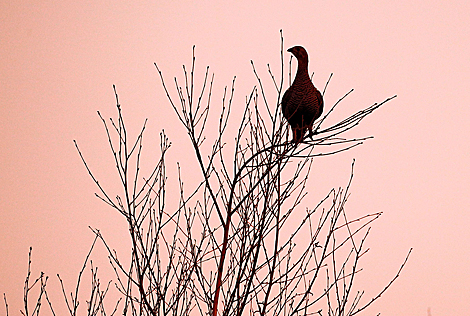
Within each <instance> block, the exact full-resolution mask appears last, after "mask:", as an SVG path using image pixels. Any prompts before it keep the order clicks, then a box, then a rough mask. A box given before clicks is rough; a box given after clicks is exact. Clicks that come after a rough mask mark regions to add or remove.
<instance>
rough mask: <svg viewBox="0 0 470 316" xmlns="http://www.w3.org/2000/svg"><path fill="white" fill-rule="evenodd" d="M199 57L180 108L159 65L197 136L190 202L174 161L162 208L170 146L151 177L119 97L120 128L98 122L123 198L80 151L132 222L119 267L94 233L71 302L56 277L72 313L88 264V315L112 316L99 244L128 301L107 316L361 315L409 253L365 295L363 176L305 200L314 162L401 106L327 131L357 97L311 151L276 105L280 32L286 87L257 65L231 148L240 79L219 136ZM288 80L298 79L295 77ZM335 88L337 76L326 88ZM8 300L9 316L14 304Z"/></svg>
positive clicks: (228, 95)
mask: <svg viewBox="0 0 470 316" xmlns="http://www.w3.org/2000/svg"><path fill="white" fill-rule="evenodd" d="M194 51H195V50H194V47H193V58H192V63H191V67H190V69H189V70H187V69H186V67H185V66H183V72H184V79H183V84H181V83H180V82H179V81H178V80H177V79H176V78H175V80H174V84H175V90H176V93H177V98H175V99H174V98H173V97H172V94H171V93H170V90H169V89H168V88H167V84H166V82H165V80H164V76H163V74H162V72H161V70H160V69H159V67H158V66H157V64H155V67H156V69H157V71H158V73H159V76H160V78H161V83H162V86H163V89H164V91H165V93H166V95H167V98H168V101H169V102H170V104H171V106H172V107H173V109H174V112H175V113H176V115H177V117H178V119H179V121H180V122H181V124H182V126H183V127H184V128H185V130H186V131H187V134H188V136H189V139H190V141H191V144H192V149H193V151H194V153H195V156H196V160H197V164H198V166H199V169H200V172H201V181H200V183H199V184H198V185H197V186H196V187H195V188H194V189H193V190H191V191H190V192H189V193H187V192H186V191H185V189H184V186H183V179H182V177H181V170H180V167H179V165H178V175H179V205H178V207H177V208H176V209H171V210H169V209H168V208H167V206H166V197H167V194H166V192H167V175H166V163H165V157H166V153H167V151H168V150H169V149H170V146H171V143H170V142H169V140H168V138H167V136H166V135H165V133H164V132H162V133H161V134H160V157H159V158H158V160H157V161H156V163H155V167H154V168H153V169H152V170H151V171H150V172H149V174H148V175H146V176H142V175H141V171H140V166H141V155H142V149H143V146H142V139H143V135H144V131H145V127H146V121H145V123H144V124H143V127H142V129H141V131H140V133H139V134H138V136H137V138H136V139H135V141H131V140H130V139H129V138H128V131H127V129H126V125H125V123H124V118H123V114H122V110H121V105H120V103H119V99H118V95H117V93H116V90H115V89H114V93H115V97H116V107H117V113H118V118H117V120H116V121H114V120H112V119H111V120H110V121H107V120H105V119H104V118H103V117H102V116H101V114H100V113H99V112H98V115H99V117H100V118H101V120H102V122H103V125H104V128H105V131H106V134H107V137H108V144H109V147H110V149H111V153H112V155H113V157H114V161H115V166H116V170H117V172H118V175H119V179H120V182H121V187H122V194H121V195H118V196H116V197H115V198H113V197H111V195H110V194H109V193H108V192H107V190H106V189H105V188H104V187H103V186H102V184H101V183H100V182H99V181H98V179H97V178H96V176H95V174H94V173H93V172H92V171H91V168H90V167H89V166H88V164H87V162H86V160H85V158H84V156H83V155H82V152H81V151H80V149H79V147H78V145H77V144H76V143H75V145H76V148H77V150H78V153H79V155H80V157H81V159H82V161H83V163H84V165H85V167H86V169H87V171H88V173H89V175H90V177H91V178H92V179H93V181H94V182H95V184H96V185H97V187H98V191H99V193H97V194H96V196H97V197H98V198H99V199H101V200H102V201H103V202H105V203H106V204H107V205H109V206H110V207H112V208H113V209H115V210H116V211H117V212H118V213H119V214H121V215H122V216H123V218H124V219H125V220H126V222H127V224H128V233H129V236H130V241H131V247H130V253H129V254H128V255H127V256H126V257H125V258H126V260H124V261H122V260H121V259H120V256H122V254H120V256H118V253H117V251H116V250H114V249H113V248H112V247H111V245H110V244H109V243H108V241H107V240H106V239H105V237H104V236H103V235H102V234H101V232H100V231H99V230H98V229H95V228H91V229H92V231H93V232H94V234H95V240H94V242H93V245H92V247H91V249H90V252H89V253H88V255H87V257H86V260H85V263H84V266H83V268H82V270H81V271H80V273H79V277H78V281H77V286H76V289H75V293H70V297H69V296H68V295H66V291H65V289H64V284H63V282H62V280H61V279H60V277H59V280H60V283H61V286H62V291H63V295H64V299H65V302H66V305H67V307H68V310H69V313H70V315H76V314H77V310H78V306H79V287H80V283H81V276H82V273H83V272H84V270H85V267H86V266H87V265H88V262H89V264H90V266H91V280H92V282H91V294H90V298H89V299H88V300H87V315H98V314H100V315H106V308H105V304H104V299H105V297H106V295H107V293H108V290H109V288H110V283H107V284H106V285H105V286H104V287H103V286H102V285H101V282H100V280H99V277H98V274H97V268H94V267H93V264H92V262H91V259H89V257H90V254H91V251H92V250H93V247H94V245H95V242H96V241H97V240H100V241H101V242H102V244H103V245H104V246H105V248H106V249H107V251H108V257H109V262H110V264H111V266H112V268H113V270H114V272H115V276H116V281H115V282H114V283H115V287H116V289H117V291H118V293H119V295H120V297H121V299H119V300H118V301H117V302H115V303H114V304H113V305H112V308H113V309H112V312H111V314H110V315H114V314H115V313H117V311H120V312H121V313H122V314H123V315H207V314H211V315H213V316H216V315H223V316H228V315H237V316H240V315H312V314H318V315H355V314H357V313H360V312H361V311H363V310H364V309H365V308H367V307H368V306H370V304H371V303H372V302H374V301H375V300H376V299H378V298H379V297H380V296H381V295H382V294H383V292H384V291H385V290H387V289H388V288H389V286H390V285H391V284H392V283H393V282H394V281H395V280H396V278H397V277H398V275H399V273H400V272H401V270H402V268H403V266H404V264H405V263H406V261H407V260H408V256H409V253H408V256H407V257H406V259H405V262H404V263H403V265H402V266H401V267H400V269H399V271H398V273H397V275H396V276H395V277H394V278H393V279H392V280H391V281H390V283H389V284H388V285H386V286H385V287H384V288H383V290H382V291H381V292H380V293H378V294H377V295H375V296H372V298H369V299H367V300H366V299H365V298H364V291H360V290H357V289H355V288H354V286H353V285H354V281H355V280H356V278H357V276H358V274H359V273H360V272H361V271H362V270H361V267H360V264H359V259H360V258H362V257H363V255H364V254H365V253H367V252H368V248H367V247H366V245H365V241H366V239H367V237H368V235H369V231H370V227H371V223H372V222H374V221H375V220H376V219H377V218H379V216H380V215H381V213H373V214H367V215H364V216H361V217H359V218H354V219H350V218H348V217H347V214H346V211H345V204H346V202H347V200H348V197H349V190H350V186H351V182H352V178H353V173H354V172H353V170H354V169H353V168H352V170H351V177H350V180H349V182H348V184H347V186H346V187H345V188H341V187H340V188H337V189H332V190H331V191H329V192H327V193H326V194H325V197H324V198H323V199H322V200H321V201H320V202H319V203H318V204H317V205H316V206H315V207H307V208H305V209H304V210H302V209H301V207H303V205H304V202H305V197H306V195H307V193H308V176H309V174H310V170H311V167H312V163H313V159H314V158H315V157H319V156H326V155H333V154H337V153H340V152H342V151H346V150H349V149H351V148H354V147H356V146H358V145H360V144H362V143H363V142H364V141H365V140H367V139H369V138H371V137H359V138H351V137H349V136H348V135H349V133H347V132H348V131H350V130H351V129H353V128H354V127H355V126H357V125H358V124H360V122H361V121H362V120H363V119H364V118H365V117H366V116H368V115H370V114H371V113H372V112H373V111H375V110H376V109H378V108H379V107H381V106H382V105H383V104H385V103H387V102H388V101H390V100H391V99H393V98H394V97H391V98H388V99H386V100H384V101H383V102H381V103H376V104H373V105H371V106H369V107H367V108H365V109H363V110H361V111H358V112H356V113H355V114H353V115H351V116H349V117H347V118H345V119H343V120H341V121H340V122H336V123H334V124H332V125H330V126H327V127H323V125H324V124H325V123H326V119H327V118H328V117H329V115H330V114H331V113H332V112H333V111H334V110H335V109H337V108H338V106H339V104H340V103H341V101H343V100H344V99H345V98H346V97H347V96H348V95H349V94H350V93H351V92H352V90H351V91H349V92H348V93H346V94H345V95H344V96H343V97H342V98H340V99H339V100H338V101H337V102H336V103H335V104H334V105H333V106H332V107H331V108H330V109H329V111H328V112H327V113H326V114H325V115H324V116H323V117H322V118H321V119H320V120H319V121H318V123H316V124H315V126H314V129H313V130H314V133H313V135H310V136H311V139H305V140H304V141H303V142H302V144H301V145H296V144H294V143H293V142H290V141H289V128H288V126H287V124H286V121H285V119H284V118H283V116H282V113H281V110H280V100H281V96H282V91H283V90H284V76H285V75H284V56H283V51H284V48H283V38H282V32H281V74H280V80H279V81H278V80H276V76H275V75H274V74H273V73H272V72H271V69H270V67H269V65H268V73H269V75H270V77H271V79H272V83H273V85H274V87H275V89H276V91H277V96H276V98H271V97H269V96H267V94H266V92H265V89H264V87H263V82H262V80H261V79H260V77H259V76H258V73H257V71H256V68H255V65H254V63H253V62H252V67H253V73H254V75H255V78H256V80H257V82H258V85H257V86H255V87H254V88H253V89H252V91H251V93H250V94H249V95H248V96H247V98H246V102H245V107H244V110H243V116H242V119H241V121H240V122H239V125H238V129H237V131H236V135H235V141H234V143H233V147H231V145H230V144H232V143H231V142H230V143H226V142H225V141H226V138H227V137H230V135H231V134H230V133H228V132H227V131H228V126H229V118H230V115H231V112H232V103H233V100H234V92H235V82H236V78H234V79H233V81H232V84H231V86H230V87H226V88H225V91H224V94H223V98H222V104H221V106H220V107H219V113H218V114H216V115H217V117H218V118H217V122H218V129H217V134H216V135H211V134H210V133H209V132H208V131H207V126H208V125H209V124H212V123H211V122H213V121H214V119H213V114H212V113H214V109H215V108H216V107H215V106H214V105H212V103H213V102H212V98H211V96H212V87H213V82H214V75H213V74H212V75H211V74H210V69H209V67H207V68H206V72H205V75H204V80H203V81H202V86H201V88H200V91H199V92H196V88H195V83H194V81H195V73H194V69H195V61H196V57H195V53H194ZM288 75H289V78H290V71H289V74H288ZM330 79H331V76H330V78H329V79H328V82H327V83H326V85H325V89H324V91H323V93H325V91H326V87H327V86H328V84H329V82H330ZM289 82H290V80H289ZM273 99H275V101H272V100H273ZM209 143H210V144H209ZM205 148H208V149H209V150H205ZM353 166H354V163H353ZM294 213H295V214H296V215H295V216H292V215H293V214H294ZM125 262H126V263H125ZM28 282H29V269H28V277H27V279H26V283H25V312H24V314H25V315H29V312H28V302H27V299H26V298H27V297H28V291H29V289H30V288H31V286H29V283H28ZM37 282H39V283H40V284H41V292H40V295H39V301H40V299H41V295H42V293H43V291H42V289H43V287H44V288H45V285H46V282H47V277H46V278H43V276H42V274H41V277H40V278H38V279H37V280H36V282H34V284H36V283H37ZM34 284H33V286H34ZM46 295H47V294H46ZM46 298H47V296H46ZM365 300H366V302H364V301H365ZM5 305H6V307H7V314H8V304H7V302H6V297H5ZM50 306H51V310H52V305H50ZM39 307H40V304H39V305H38V304H37V305H36V308H35V309H34V311H33V313H32V315H35V314H39Z"/></svg>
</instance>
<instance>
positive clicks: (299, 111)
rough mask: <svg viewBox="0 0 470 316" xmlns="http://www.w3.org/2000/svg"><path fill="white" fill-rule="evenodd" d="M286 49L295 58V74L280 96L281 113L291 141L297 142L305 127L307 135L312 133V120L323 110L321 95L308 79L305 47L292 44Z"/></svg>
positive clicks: (301, 136)
mask: <svg viewBox="0 0 470 316" xmlns="http://www.w3.org/2000/svg"><path fill="white" fill-rule="evenodd" d="M287 51H288V52H290V53H292V55H294V56H295V57H296V58H297V74H296V75H295V79H294V82H293V83H292V85H291V86H290V87H289V89H287V90H286V92H285V93H284V96H283V97H282V101H281V106H282V114H283V115H284V117H285V118H286V119H287V122H289V125H290V126H291V128H292V132H293V134H294V138H293V141H294V142H295V143H296V144H299V143H300V142H301V141H302V140H303V138H304V135H305V132H306V131H307V129H308V130H309V131H310V133H309V135H310V136H312V135H313V131H312V126H313V122H314V121H315V120H316V119H317V118H319V117H320V115H321V114H322V112H323V96H322V95H321V93H320V91H318V90H317V88H315V86H314V85H313V83H312V80H310V76H309V74H308V54H307V51H306V50H305V48H303V47H302V46H294V47H291V48H289V49H288V50H287Z"/></svg>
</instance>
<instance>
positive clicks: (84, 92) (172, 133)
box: [0, 0, 470, 316]
mask: <svg viewBox="0 0 470 316" xmlns="http://www.w3.org/2000/svg"><path fill="white" fill-rule="evenodd" d="M0 10H1V12H2V18H1V19H0V30H1V31H0V111H1V112H0V148H1V151H0V187H1V189H2V192H1V193H2V194H1V197H0V210H1V217H0V292H1V293H3V292H6V293H7V295H8V300H9V305H10V313H11V314H12V315H14V314H17V311H18V309H19V308H21V303H22V289H23V282H24V277H25V275H26V268H27V254H28V249H29V247H30V246H32V247H33V249H34V250H33V274H35V273H36V274H38V273H39V271H44V272H45V273H46V274H48V275H50V276H51V281H50V290H51V291H55V290H58V282H57V280H56V279H55V275H56V274H57V273H60V274H61V275H62V276H64V279H66V280H70V282H73V280H75V279H76V275H77V273H78V271H79V269H80V267H81V265H82V262H83V259H84V256H85V255H86V252H87V249H88V247H89V245H90V243H91V241H92V239H93V235H92V233H91V232H90V231H89V229H88V226H89V225H90V226H93V227H97V228H100V229H101V230H102V231H103V233H105V234H107V235H108V236H109V238H110V240H112V241H113V243H114V244H115V245H119V244H120V243H123V244H126V243H127V238H126V237H127V236H126V235H124V234H122V232H125V229H126V226H125V223H123V220H122V218H120V217H119V216H117V214H115V213H114V212H113V211H112V210H111V209H109V208H107V207H106V206H105V205H104V204H103V203H101V202H100V201H99V200H98V199H96V198H95V197H94V195H93V194H94V192H95V191H96V189H95V187H94V184H93V182H92V181H91V180H90V179H89V177H88V175H87V173H86V170H85V168H84V167H83V165H82V164H81V162H80V159H79V156H78V154H77V152H76V150H75V148H74V146H73V142H72V140H73V139H76V140H77V141H78V143H79V145H80V146H81V149H82V150H83V152H84V154H85V155H86V157H87V158H88V160H89V162H90V165H91V166H92V168H93V169H94V170H97V173H98V176H100V179H102V181H103V182H104V183H106V184H107V187H108V188H109V189H110V191H113V190H114V189H116V184H115V183H116V181H117V178H116V176H115V173H114V170H113V164H112V160H111V159H112V157H111V156H110V153H109V150H108V148H107V143H106V136H105V134H104V132H103V128H102V125H101V122H100V120H99V118H98V116H97V115H96V111H97V110H99V111H100V112H101V113H103V116H105V117H109V116H114V115H115V108H114V95H113V91H112V85H113V84H115V85H116V86H117V90H118V93H119V95H120V100H121V103H122V105H123V111H124V114H125V116H126V119H127V122H128V126H129V128H131V129H132V128H133V129H134V131H137V128H138V127H139V126H140V125H141V123H142V122H143V120H144V119H145V118H146V117H148V118H149V124H148V126H149V128H148V131H147V138H146V141H147V143H146V144H147V146H149V148H148V150H149V151H150V152H151V153H153V152H155V148H156V146H157V145H158V140H159V136H158V133H159V131H160V130H161V129H163V128H164V129H165V131H166V132H167V134H168V136H169V137H170V139H171V140H172V142H173V144H174V145H173V147H172V149H171V154H170V160H169V161H168V165H169V167H168V168H169V172H170V176H172V175H176V161H180V162H181V164H182V166H183V168H186V173H185V175H186V177H188V182H190V181H191V180H190V179H191V177H199V176H200V173H199V172H196V173H194V175H193V174H192V173H191V172H192V169H191V168H190V166H191V162H190V161H191V160H192V159H193V154H192V152H189V154H188V147H187V146H188V141H187V138H186V133H185V132H184V130H183V129H182V128H181V126H180V124H179V122H178V121H177V118H176V115H175V114H174V113H173V111H172V109H171V107H170V106H169V104H168V102H167V101H166V97H165V95H164V93H163V90H162V88H161V85H160V84H159V78H158V73H157V72H156V70H155V68H154V66H153V62H158V64H159V66H160V68H161V70H162V71H163V72H164V75H165V76H166V78H167V79H168V80H169V81H170V82H171V80H172V78H173V77H174V76H179V77H181V65H182V64H189V63H190V61H191V47H192V45H193V44H195V45H196V53H197V69H196V70H197V71H199V75H200V76H202V75H203V73H202V71H203V70H204V68H205V66H206V65H210V66H211V69H212V70H213V71H214V72H215V86H214V90H213V91H214V94H213V98H214V100H215V101H214V102H220V100H221V99H222V92H223V87H224V86H225V85H230V84H231V78H232V77H233V76H234V75H236V76H237V85H236V97H235V102H240V103H241V104H243V101H244V98H245V95H247V94H248V93H249V91H250V89H251V87H252V86H253V85H255V84H256V81H255V78H254V76H253V74H252V71H251V65H250V60H251V59H252V60H253V61H254V62H255V63H256V65H257V68H258V69H259V72H260V73H263V76H264V78H265V79H266V80H267V79H269V77H268V76H267V74H266V72H265V65H266V64H267V63H270V64H271V65H272V67H273V69H275V70H278V69H279V68H278V67H279V42H280V41H279V30H280V29H283V33H284V40H285V48H288V47H290V46H293V45H303V46H304V47H305V48H306V49H307V50H308V52H309V54H310V66H309V68H310V71H315V77H314V83H315V84H316V85H317V86H319V87H321V88H323V86H324V84H325V82H326V80H327V79H328V76H329V74H330V73H331V72H333V73H334V76H333V79H332V81H331V83H330V86H329V88H328V90H327V94H326V96H325V106H326V108H327V109H329V108H330V107H331V105H332V104H333V103H334V102H335V101H336V100H337V99H338V98H339V97H340V96H342V95H343V94H344V93H346V92H347V91H348V90H349V89H351V88H354V89H355V92H354V93H353V95H352V96H351V97H349V98H348V100H347V101H345V103H344V105H343V108H342V109H341V111H340V112H338V113H339V114H338V115H340V114H344V115H346V114H351V112H353V111H354V110H358V109H360V108H364V107H366V106H368V105H370V104H372V103H374V102H380V101H382V100H384V99H386V98H387V97H390V96H392V95H395V94H397V95H398V98H397V99H395V100H393V101H392V102H390V103H388V104H387V105H385V106H384V107H383V108H381V109H380V110H378V112H375V113H374V114H373V115H372V116H370V117H368V118H367V119H366V121H365V122H364V123H362V124H361V126H360V127H359V128H358V129H357V130H356V132H355V133H356V135H357V136H367V135H374V137H375V138H374V139H373V140H371V141H368V142H367V143H366V144H365V145H363V146H361V147H359V148H356V149H354V150H352V151H350V152H347V153H344V154H341V155H338V156H336V157H332V158H324V159H317V161H316V162H315V164H314V165H315V168H314V171H313V172H314V173H313V174H314V175H317V178H316V180H315V183H320V182H321V184H322V185H321V188H318V190H319V193H318V194H317V193H316V192H312V194H311V197H310V198H309V199H310V201H311V203H312V204H316V199H315V198H316V197H318V195H322V192H326V191H325V190H328V189H329V188H331V187H338V186H343V185H345V183H346V182H347V180H348V177H349V170H350V164H351V161H352V159H353V158H356V169H355V180H354V182H353V187H352V196H351V199H350V202H349V205H348V207H349V212H351V213H352V214H356V215H357V214H365V213H372V212H377V211H383V212H384V215H383V216H382V217H381V218H380V219H379V221H378V222H376V223H375V224H374V225H373V228H372V232H371V236H370V237H369V240H368V246H369V247H370V248H371V251H370V252H369V253H368V255H367V256H366V257H365V258H364V261H363V267H364V269H365V271H364V272H363V273H364V276H363V279H362V281H361V283H360V284H361V285H362V286H363V288H364V289H365V290H366V291H367V292H366V293H370V294H373V293H374V292H377V291H378V290H380V288H381V287H383V286H384V285H386V284H387V283H388V281H389V280H390V279H391V278H392V277H393V276H394V274H395V273H396V271H397V269H398V268H399V266H400V264H401V263H402V261H403V259H404V257H405V256H406V253H407V251H408V249H409V248H411V247H413V248H414V251H413V254H412V256H411V258H410V260H409V262H408V264H407V266H406V267H405V269H404V270H403V272H402V274H401V276H400V278H399V279H398V281H397V282H396V283H395V284H394V285H393V286H392V287H391V288H390V289H389V291H388V292H386V293H385V295H384V296H383V297H382V298H381V299H380V300H379V301H378V302H377V303H375V305H373V307H371V308H370V309H369V310H368V311H367V312H366V313H365V315H376V314H377V313H378V312H381V315H416V316H418V315H426V313H427V309H428V308H431V312H432V315H433V316H438V315H468V314H469V313H470V269H469V267H470V247H469V242H470V229H469V227H470V215H469V213H470V212H469V208H470V194H469V192H468V189H470V186H469V184H470V181H469V180H468V179H469V177H470V167H469V162H470V159H469V155H470V142H469V141H468V135H469V134H470V124H469V121H470V120H469V117H470V75H469V74H470V36H469V33H470V29H469V17H470V5H469V4H468V2H467V1H446V2H441V1H435V2H431V1H348V2H344V1H292V2H288V1H259V2H255V1H237V2H235V1H227V2H223V3H222V2H215V1H213V2H209V1H198V2H192V1H191V2H190V1H178V4H176V3H173V2H170V1H165V2H163V1H154V2H150V1H149V2H144V1H141V2H139V4H137V5H135V4H134V5H129V4H128V1H38V2H33V1H29V2H28V1H22V0H18V1H2V2H1V3H0ZM235 104H237V103H235ZM152 146H153V147H152ZM185 166H186V167H185ZM316 189H317V188H315V189H314V190H316ZM322 190H323V191H322ZM97 260H98V259H97ZM102 263H103V265H105V264H106V260H105V259H103V262H102ZM69 285H70V289H71V286H72V284H71V283H69ZM56 297H57V298H56V301H60V297H59V294H56ZM83 304H85V303H84V302H83ZM0 305H2V304H0ZM0 310H1V311H2V312H1V313H2V314H3V310H4V309H3V306H1V307H0Z"/></svg>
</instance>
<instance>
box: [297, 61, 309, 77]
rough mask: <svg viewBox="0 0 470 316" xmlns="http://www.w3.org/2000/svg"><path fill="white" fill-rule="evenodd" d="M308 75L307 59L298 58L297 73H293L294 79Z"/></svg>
mask: <svg viewBox="0 0 470 316" xmlns="http://www.w3.org/2000/svg"><path fill="white" fill-rule="evenodd" d="M304 76H307V77H309V75H308V60H306V61H305V60H299V61H298V65H297V74H296V75H295V79H297V78H301V77H304Z"/></svg>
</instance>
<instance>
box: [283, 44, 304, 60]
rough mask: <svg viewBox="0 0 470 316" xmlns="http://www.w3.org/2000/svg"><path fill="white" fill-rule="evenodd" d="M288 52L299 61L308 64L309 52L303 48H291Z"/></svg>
mask: <svg viewBox="0 0 470 316" xmlns="http://www.w3.org/2000/svg"><path fill="white" fill-rule="evenodd" d="M287 51H288V52H289V53H291V54H292V55H294V56H295V58H297V60H299V61H302V62H308V54H307V51H306V50H305V48H303V47H302V46H294V47H291V48H289V49H288V50H287Z"/></svg>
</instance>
